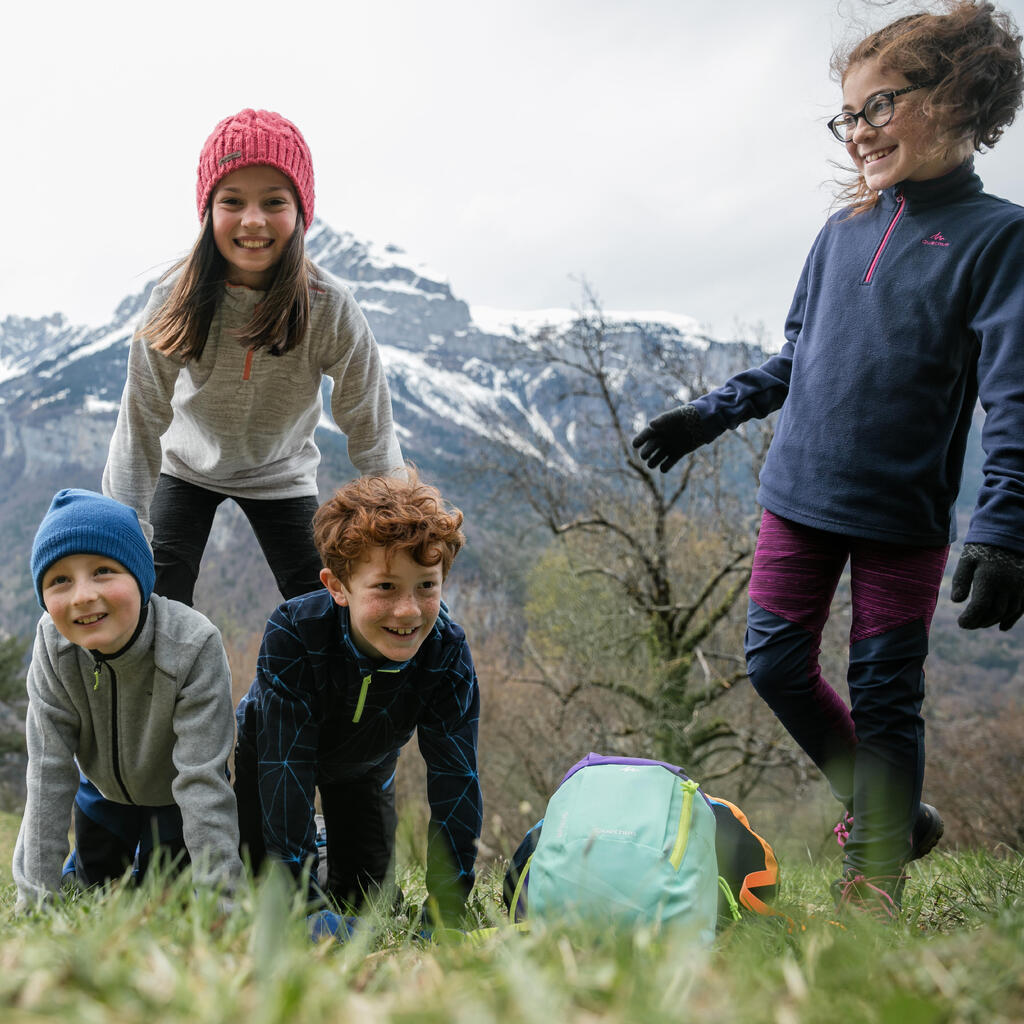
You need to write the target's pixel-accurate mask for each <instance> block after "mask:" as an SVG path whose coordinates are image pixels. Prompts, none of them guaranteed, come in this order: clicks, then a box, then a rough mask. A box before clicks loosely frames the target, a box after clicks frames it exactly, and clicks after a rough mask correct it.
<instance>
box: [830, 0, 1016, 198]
mask: <svg viewBox="0 0 1024 1024" xmlns="http://www.w3.org/2000/svg"><path fill="white" fill-rule="evenodd" d="M946 7H947V13H946V14H911V15H908V16H906V17H904V18H898V19H897V20H896V21H894V22H892V23H891V24H889V25H886V26H885V27H884V28H881V29H879V30H878V31H877V32H873V33H872V34H871V35H869V36H867V37H866V38H864V39H862V40H861V41H860V42H859V43H857V45H856V46H854V47H853V48H852V49H850V50H848V51H846V52H840V51H837V52H836V53H834V54H833V56H832V61H831V67H832V74H833V77H834V78H836V79H837V80H838V81H839V82H840V83H842V81H843V80H844V79H845V78H846V75H847V73H848V72H849V70H850V68H852V67H853V66H854V65H855V64H859V63H861V62H862V61H866V60H877V61H878V62H879V64H880V65H882V66H883V67H885V68H887V69H888V70H889V71H893V72H896V73H898V74H901V75H903V76H904V77H905V78H906V79H907V81H908V82H909V83H910V84H911V85H920V86H927V87H928V91H927V92H926V93H925V94H924V98H923V104H922V108H921V109H922V114H923V115H924V117H926V118H927V119H928V120H929V121H930V122H931V124H933V125H934V126H935V148H936V150H937V151H941V150H944V149H945V150H948V149H951V148H953V147H955V146H958V145H961V144H963V143H964V142H967V141H969V142H970V143H971V146H972V148H973V149H974V150H981V149H982V147H988V148H991V147H992V146H994V145H995V144H996V143H997V142H998V141H999V139H1000V138H1001V137H1002V134H1003V130H1004V129H1005V128H1007V127H1008V126H1009V125H1010V124H1012V123H1013V120H1014V118H1015V117H1016V115H1017V111H1018V110H1019V109H1020V107H1021V94H1022V91H1024V73H1022V67H1021V36H1020V33H1019V32H1018V30H1017V25H1016V24H1015V22H1014V21H1013V18H1011V17H1010V15H1009V14H1006V13H1004V12H1002V11H997V10H996V8H995V6H994V5H993V4H991V3H973V2H971V0H949V2H947V4H946ZM837 201H838V202H839V203H840V204H849V205H850V207H851V214H858V213H863V212H864V211H865V210H870V209H871V208H872V207H873V206H874V205H875V204H876V203H877V202H878V193H877V192H874V191H872V190H871V189H870V188H868V186H867V183H866V182H865V181H864V175H863V174H858V175H857V177H856V178H855V179H854V180H853V181H851V182H849V183H848V184H847V185H845V186H844V187H843V188H842V191H841V192H840V193H839V194H838V196H837Z"/></svg>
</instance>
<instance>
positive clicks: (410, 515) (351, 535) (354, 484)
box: [313, 466, 466, 583]
mask: <svg viewBox="0 0 1024 1024" xmlns="http://www.w3.org/2000/svg"><path fill="white" fill-rule="evenodd" d="M406 474H407V478H406V479H401V478H398V477H390V476H364V477H359V478H358V479H356V480H352V481H350V482H349V483H347V484H345V486H344V487H340V488H339V489H338V490H337V491H336V492H335V493H334V496H333V497H332V498H329V499H328V500H327V501H325V502H324V503H323V504H322V505H321V506H320V507H319V508H318V509H317V510H316V514H315V515H314V516H313V540H314V542H315V543H316V548H317V551H319V552H320V558H321V560H322V561H323V563H324V566H325V567H326V568H327V569H329V570H330V571H331V572H332V573H334V575H335V576H336V577H337V578H338V579H339V580H340V581H341V582H342V583H348V581H349V579H350V578H351V575H352V571H353V569H354V568H355V566H356V564H357V563H358V562H359V561H360V560H361V559H363V558H364V557H365V556H366V554H367V552H368V550H369V549H370V548H372V547H382V548H384V551H385V558H386V560H387V561H388V562H390V561H391V558H392V557H393V556H394V555H395V553H396V552H399V551H406V552H408V554H409V556H410V557H411V558H412V559H413V560H414V561H416V562H418V563H419V564H420V565H428V566H429V565H437V564H438V563H440V564H441V578H442V579H445V578H446V577H447V576H448V570H449V569H450V568H451V565H452V561H453V560H454V559H455V556H456V555H457V554H458V553H459V551H460V549H461V548H462V545H463V544H464V543H465V542H466V537H465V535H464V534H463V532H462V529H461V527H462V520H463V516H462V513H461V512H460V511H459V510H458V509H457V508H454V507H452V506H450V505H448V504H447V503H446V502H445V500H444V499H443V498H442V497H441V492H440V491H439V490H438V489H437V488H436V487H432V486H431V485H430V484H425V483H423V482H421V481H420V479H419V475H418V474H417V472H416V470H415V469H414V468H413V467H411V466H410V467H408V468H407V469H406Z"/></svg>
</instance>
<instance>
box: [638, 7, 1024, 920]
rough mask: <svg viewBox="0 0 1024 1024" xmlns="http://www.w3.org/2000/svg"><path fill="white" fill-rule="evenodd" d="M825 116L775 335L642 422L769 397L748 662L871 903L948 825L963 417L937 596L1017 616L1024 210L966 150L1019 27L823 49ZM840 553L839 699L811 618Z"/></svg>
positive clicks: (661, 461)
mask: <svg viewBox="0 0 1024 1024" xmlns="http://www.w3.org/2000/svg"><path fill="white" fill-rule="evenodd" d="M832 67H833V71H834V73H835V75H836V77H837V78H838V79H839V81H840V82H841V84H842V93H843V108H842V111H841V113H839V114H837V115H836V116H835V117H834V118H832V119H831V120H830V121H829V124H828V128H829V130H830V131H831V132H832V133H833V134H834V135H835V136H836V138H837V139H838V140H839V141H840V142H841V143H842V144H843V145H844V146H845V148H846V153H847V156H848V157H849V159H850V160H851V161H852V163H853V168H854V170H855V172H856V174H855V177H854V178H853V180H852V182H851V183H850V184H849V186H848V187H846V188H845V189H844V191H843V192H842V193H841V196H840V199H841V201H842V203H843V208H842V209H840V210H839V211H838V212H837V213H835V214H834V215H833V216H832V217H831V218H830V219H829V220H828V222H827V223H826V224H825V226H824V228H823V229H822V230H821V232H820V233H819V235H818V237H817V239H816V240H815V242H814V245H813V246H812V248H811V251H810V254H809V255H808V257H807V261H806V263H805V266H804V269H803V273H802V275H801V277H800V281H799V283H798V285H797V289H796V294H795V297H794V299H793V303H792V306H791V309H790V312H789V316H788V319H787V322H786V331H785V333H786V338H787V341H786V344H785V345H784V346H783V348H782V350H781V352H780V353H779V354H778V355H776V356H773V357H772V358H770V359H769V360H768V361H767V362H765V363H764V364H763V365H762V366H760V367H757V368H754V369H751V370H748V371H746V372H744V373H740V374H738V375H737V376H735V377H733V378H732V379H731V380H729V381H727V382H726V383H725V384H724V385H723V386H722V387H720V388H718V389H716V390H714V391H712V392H711V393H710V394H707V395H704V396H702V397H700V398H697V399H696V400H694V401H692V402H690V403H689V404H687V405H684V406H681V407H680V408H676V409H672V410H670V411H669V412H666V413H663V414H662V415H660V416H657V417H655V418H654V419H653V420H652V421H651V422H650V424H649V425H648V426H647V427H646V428H645V429H644V430H642V431H641V432H640V433H639V434H638V435H637V436H636V438H634V440H633V445H634V447H636V448H638V449H639V456H640V458H641V459H642V460H643V461H644V462H645V463H646V464H647V465H648V466H650V467H652V468H660V469H661V471H662V472H666V471H667V470H669V469H670V468H671V467H672V466H673V465H675V463H676V462H677V461H678V460H679V459H680V458H681V457H682V456H684V455H686V454H687V453H689V452H692V451H693V450H695V449H696V448H698V447H700V446H701V445H704V444H707V443H709V442H711V441H713V440H714V439H715V438H717V437H718V436H719V435H720V434H722V433H723V432H724V431H725V430H728V429H731V428H734V427H736V426H738V425H739V424H741V423H743V422H744V421H746V420H748V419H751V418H753V417H764V416H767V415H768V414H769V413H771V412H774V411H775V410H780V412H779V418H778V421H777V423H776V427H775V434H774V438H773V441H772V444H771V448H770V450H769V452H768V456H767V459H766V460H765V464H764V467H763V470H762V473H761V482H760V489H759V491H758V502H759V503H760V504H761V505H762V506H763V508H764V512H763V516H762V521H761V528H760V532H759V535H758V540H757V547H756V551H755V554H754V560H753V567H752V572H751V578H750V590H749V597H750V601H749V607H748V616H747V633H746V641H745V646H746V656H747V669H748V672H749V674H750V679H751V682H752V683H753V685H754V688H755V689H756V690H757V692H758V693H759V694H760V695H761V696H762V697H763V698H764V699H765V700H766V701H767V703H768V704H769V706H770V707H771V709H772V710H773V711H774V712H775V714H776V715H777V717H778V718H779V720H780V721H781V722H782V723H783V725H784V726H785V727H786V728H787V729H788V730H789V732H790V733H791V735H792V736H793V738H794V739H795V740H796V742H797V743H798V744H799V745H800V746H801V747H802V748H803V749H804V751H805V752H806V753H807V755H808V756H809V757H810V758H811V760H812V761H814V763H815V764H816V765H817V766H818V767H819V768H820V769H821V771H822V772H823V773H824V774H825V776H826V778H827V780H828V782H829V784H830V786H831V788H832V791H833V793H834V794H835V795H836V797H837V798H838V799H839V800H840V801H841V802H842V804H843V805H844V807H845V813H844V815H843V820H842V822H841V823H840V825H839V826H837V837H838V838H839V839H840V843H841V845H842V846H843V875H842V877H841V878H840V879H839V880H837V882H835V883H834V884H833V887H832V888H833V897H834V899H835V901H836V904H837V906H839V907H844V908H845V907H851V908H856V909H861V910H865V911H867V912H869V913H871V914H873V915H876V916H881V917H883V918H885V919H891V918H894V917H895V916H896V915H897V914H898V912H899V908H900V901H901V897H902V892H903V887H904V883H905V881H906V877H907V876H906V867H907V864H908V862H909V861H911V860H914V859H917V858H919V857H921V856H923V855H924V854H926V853H927V852H929V850H931V849H932V847H933V846H934V845H935V843H936V842H937V841H938V839H939V837H940V836H941V834H942V830H943V824H942V819H941V817H940V816H939V814H938V812H937V811H936V810H935V808H933V807H931V806H929V805H928V804H924V803H921V784H922V776H923V769H924V722H923V719H922V718H921V705H922V701H923V697H924V672H923V666H924V661H925V657H926V654H927V651H928V629H929V625H930V622H931V618H932V615H933V612H934V610H935V605H936V601H937V599H938V593H939V585H940V582H941V580H942V576H943V571H944V568H945V564H946V558H947V554H948V551H949V543H950V541H951V540H953V539H954V536H955V532H956V522H955V507H954V506H955V502H956V497H957V491H958V489H959V487H960V476H961V471H962V467H963V461H964V452H965V448H966V445H967V433H968V429H969V427H970V424H971V418H972V415H973V413H974V410H975V405H976V403H977V400H978V398H979V396H980V398H981V404H982V406H983V408H984V410H985V422H984V428H983V431H982V445H983V447H984V449H985V453H986V456H987V458H986V461H985V466H984V479H983V482H982V484H981V488H980V491H979V494H978V497H977V502H976V504H975V508H974V513H973V516H972V517H971V521H970V525H969V526H968V529H967V535H966V538H965V540H966V543H965V544H964V547H963V551H962V554H961V556H960V560H959V563H958V565H957V568H956V572H955V574H954V576H953V584H952V599H953V601H955V602H962V601H964V600H967V599H968V598H969V601H968V604H967V606H966V609H965V610H964V611H963V613H962V614H961V615H960V617H959V620H958V621H959V624H960V625H961V626H962V627H963V628H965V629H978V628H982V627H988V626H993V625H997V624H998V625H999V627H1000V629H1003V630H1006V629H1009V628H1010V627H1011V626H1012V625H1013V624H1014V623H1015V622H1016V621H1017V619H1018V618H1019V617H1020V615H1021V613H1022V611H1024V209H1022V208H1021V207H1020V206H1017V205H1015V204H1014V203H1011V202H1008V201H1007V200H1005V199H1000V198H997V197H996V196H992V195H989V194H988V193H986V192H984V191H983V187H982V183H981V179H980V178H979V177H978V175H977V174H976V173H975V170H974V163H973V153H974V152H975V151H981V150H983V149H985V148H989V147H992V146H994V145H995V144H996V143H997V142H998V141H999V138H1000V137H1001V135H1002V133H1003V130H1004V129H1005V128H1006V127H1007V126H1008V125H1009V124H1010V123H1011V122H1012V121H1013V120H1014V117H1015V115H1016V112H1017V110H1018V109H1019V108H1020V106H1021V95H1022V89H1024V77H1022V70H1021V37H1020V35H1019V33H1018V31H1017V28H1016V26H1015V25H1014V23H1013V21H1012V20H1011V19H1010V17H1009V16H1008V15H1006V14H1004V13H1000V12H997V11H996V10H995V8H994V7H993V5H992V4H989V3H965V2H952V3H949V4H948V5H947V6H946V7H945V8H944V11H943V13H922V14H917V15H912V16H909V17H905V18H900V19H898V20H896V21H894V22H892V23H891V24H889V25H887V26H885V27H884V28H882V29H880V30H879V31H877V32H874V33H872V34H871V35H869V36H868V37H867V38H865V39H863V40H861V42H859V43H858V44H857V45H856V46H854V47H853V49H852V50H850V51H849V52H847V53H844V54H837V55H836V56H835V57H834V58H833V64H832ZM847 563H849V571H850V587H851V596H852V626H851V635H850V652H849V671H848V684H849V691H850V703H851V705H852V706H850V707H848V706H847V704H846V703H845V701H844V700H843V699H842V698H841V697H840V696H839V695H838V694H837V693H836V691H835V690H834V689H832V687H831V686H830V685H829V684H828V683H827V682H826V681H825V680H824V678H823V677H822V674H821V669H820V667H819V652H820V641H821V634H822V629H823V627H824V624H825V622H826V620H827V618H828V615H829V609H830V605H831V602H832V599H833V596H834V594H835V590H836V586H837V584H838V581H839V578H840V575H841V573H842V572H843V570H844V568H845V566H846V565H847Z"/></svg>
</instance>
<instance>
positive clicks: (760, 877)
mask: <svg viewBox="0 0 1024 1024" xmlns="http://www.w3.org/2000/svg"><path fill="white" fill-rule="evenodd" d="M708 799H709V800H714V802H715V803H717V804H722V806H723V807H728V808H729V810H730V811H731V812H732V814H733V817H735V818H736V820H737V821H739V822H740V824H742V825H743V827H744V828H745V829H746V830H747V831H748V832H749V833H750V834H751V835H752V836H753V837H754V838H755V839H756V840H757V841H758V842H759V843H760V844H761V849H762V850H764V864H765V866H764V867H763V868H762V869H760V870H759V871H751V872H750V873H749V874H748V875H746V877H744V879H743V882H742V884H741V885H740V893H739V903H740V906H742V907H746V908H747V910H752V911H753V912H754V913H755V914H763V915H764V916H765V917H783V918H785V919H786V920H787V921H788V922H789V923H790V926H791V928H792V927H795V926H796V922H794V921H793V919H792V918H791V917H790V916H789V915H788V914H784V913H782V911H781V910H776V909H775V908H774V907H772V906H769V905H768V904H767V903H765V901H764V900H762V899H761V898H760V897H759V896H755V895H754V894H753V893H752V892H751V891H750V890H751V887H752V886H753V887H754V888H760V887H761V886H763V885H778V884H779V862H778V861H777V860H776V859H775V851H774V850H773V849H772V848H771V846H770V845H769V844H768V843H767V842H766V841H765V839H764V838H762V837H761V836H759V835H758V834H757V833H756V832H755V831H754V830H753V829H752V828H751V827H750V822H749V821H747V816H746V815H745V814H744V813H743V812H742V811H741V810H740V809H739V808H738V807H737V806H736V805H735V804H734V803H730V802H729V801H728V800H723V799H722V797H720V796H709V797H708Z"/></svg>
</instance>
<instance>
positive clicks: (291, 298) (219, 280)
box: [136, 209, 318, 363]
mask: <svg viewBox="0 0 1024 1024" xmlns="http://www.w3.org/2000/svg"><path fill="white" fill-rule="evenodd" d="M305 233H306V228H305V224H304V223H303V218H302V216H301V215H300V216H299V217H298V218H297V219H296V222H295V230H294V231H293V232H292V236H291V238H289V239H288V244H287V245H286V246H285V249H284V252H283V253H282V254H281V259H280V260H279V261H278V263H277V269H276V272H275V274H274V279H273V281H272V282H271V283H270V287H269V288H268V289H267V294H266V297H265V298H264V299H263V301H262V302H261V303H260V304H259V305H258V306H257V307H256V308H255V310H253V315H252V319H251V320H250V321H249V322H248V323H247V324H246V325H245V327H243V328H240V329H239V330H238V331H235V332H234V336H235V337H236V338H237V339H238V343H239V344H240V345H242V346H243V347H245V348H269V349H270V351H271V352H272V353H273V354H274V355H281V354H283V353H284V352H288V351H289V350H291V349H293V348H294V347H295V346H296V345H298V344H299V342H300V341H301V340H302V338H303V336H304V335H305V333H306V328H307V327H308V326H309V310H310V292H311V290H316V288H317V279H318V275H317V269H316V266H315V264H314V263H313V262H312V261H311V260H309V259H308V258H307V257H306V245H305ZM179 270H180V271H181V273H180V275H179V276H178V280H177V281H175V283H174V287H173V288H172V289H171V294H170V295H168V296H167V299H166V300H165V301H164V304H163V305H162V306H161V307H160V308H159V309H158V310H157V311H156V313H155V314H154V315H153V317H152V318H151V319H150V320H149V321H148V322H147V323H145V324H143V326H142V327H141V328H139V330H138V331H137V332H136V337H144V338H146V340H147V341H148V342H149V345H150V348H152V349H153V350H154V351H156V352H159V353H161V354H162V355H165V356H170V357H172V358H174V359H176V360H178V361H180V362H182V363H187V362H188V361H189V360H190V359H199V358H200V357H201V356H202V354H203V349H204V348H205V347H206V339H207V336H208V335H209V333H210V324H211V323H212V322H213V315H214V313H215V312H216V311H217V304H218V303H219V302H220V300H221V297H222V296H223V294H224V283H225V281H226V279H227V275H226V270H227V261H226V260H225V259H224V257H223V256H221V254H220V251H219V250H218V249H217V245H216V243H215V242H214V239H213V219H212V218H211V216H210V211H209V209H207V211H206V213H205V214H204V215H203V223H202V227H201V228H200V229H199V237H198V238H197V239H196V241H195V244H194V245H193V246H192V249H191V251H190V252H189V254H188V255H187V256H186V257H185V258H184V259H182V260H179V261H178V262H177V263H176V264H175V265H174V266H173V267H171V269H170V270H168V271H167V273H166V274H164V275H163V277H162V278H161V280H162V281H163V280H166V279H167V278H168V277H170V276H171V275H172V274H174V273H176V272H177V271H179Z"/></svg>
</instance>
